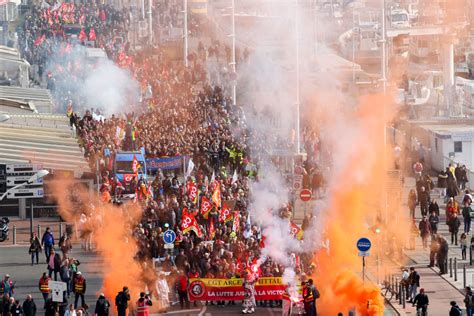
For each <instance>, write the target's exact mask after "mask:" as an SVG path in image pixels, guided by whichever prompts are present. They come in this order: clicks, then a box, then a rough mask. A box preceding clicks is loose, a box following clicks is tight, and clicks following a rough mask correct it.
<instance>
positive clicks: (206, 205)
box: [200, 196, 213, 219]
mask: <svg viewBox="0 0 474 316" xmlns="http://www.w3.org/2000/svg"><path fill="white" fill-rule="evenodd" d="M212 208H213V206H212V203H211V201H209V199H208V198H207V197H205V196H203V197H202V199H201V209H200V213H201V215H202V217H204V218H205V219H207V218H208V216H209V212H210V211H211V210H212Z"/></svg>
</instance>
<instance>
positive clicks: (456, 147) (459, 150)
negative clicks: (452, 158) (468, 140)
mask: <svg viewBox="0 0 474 316" xmlns="http://www.w3.org/2000/svg"><path fill="white" fill-rule="evenodd" d="M454 152H455V153H462V142H454Z"/></svg>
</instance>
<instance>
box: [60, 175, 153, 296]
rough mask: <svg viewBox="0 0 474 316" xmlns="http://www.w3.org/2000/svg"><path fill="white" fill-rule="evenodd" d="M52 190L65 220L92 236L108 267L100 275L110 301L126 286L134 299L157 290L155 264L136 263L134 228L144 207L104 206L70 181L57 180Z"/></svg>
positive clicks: (131, 205) (104, 290) (99, 253)
mask: <svg viewBox="0 0 474 316" xmlns="http://www.w3.org/2000/svg"><path fill="white" fill-rule="evenodd" d="M51 189H52V192H54V198H55V199H56V201H57V202H58V205H59V214H60V215H61V217H62V218H64V219H65V220H66V221H68V222H71V223H74V222H75V223H76V225H77V228H78V230H79V234H81V231H87V232H91V233H92V236H93V243H94V246H95V248H96V250H97V253H98V255H99V256H100V257H101V259H102V260H103V265H104V269H102V270H101V271H100V272H101V273H102V276H103V284H102V289H101V290H102V291H103V292H104V293H105V295H106V296H107V297H108V298H109V299H112V298H114V297H115V295H116V294H117V292H119V291H121V290H122V288H123V286H128V287H129V289H130V292H131V294H132V296H133V298H132V299H135V298H136V297H138V293H140V292H141V291H144V289H145V287H146V286H148V288H149V289H153V287H151V286H152V285H151V283H152V281H153V280H154V278H155V274H154V270H153V269H151V264H148V265H147V263H143V262H138V261H137V260H136V259H135V254H136V253H137V244H136V239H135V237H134V236H133V228H134V227H136V225H137V224H138V222H139V221H140V219H141V216H142V210H141V209H140V206H138V205H135V204H126V205H123V206H121V207H118V206H114V205H112V204H103V203H102V202H101V201H99V200H98V199H97V198H94V197H91V196H89V194H88V193H89V192H88V190H86V189H85V188H83V187H78V186H77V185H74V184H73V181H72V180H70V179H66V178H60V179H57V180H55V181H54V182H53V184H52V187H51ZM72 197H73V198H72ZM72 201H74V203H73V202H72ZM81 214H85V215H87V221H86V223H85V224H81ZM82 217H84V216H83V215H82ZM78 237H80V236H78ZM150 269H151V270H150ZM86 278H87V275H86Z"/></svg>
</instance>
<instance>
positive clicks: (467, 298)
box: [464, 286, 474, 316]
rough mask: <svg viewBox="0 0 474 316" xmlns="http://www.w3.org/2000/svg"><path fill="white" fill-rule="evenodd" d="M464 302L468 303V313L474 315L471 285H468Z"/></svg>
mask: <svg viewBox="0 0 474 316" xmlns="http://www.w3.org/2000/svg"><path fill="white" fill-rule="evenodd" d="M464 304H465V305H466V315H467V316H472V314H473V311H474V298H473V293H472V289H471V287H470V286H466V295H465V296H464Z"/></svg>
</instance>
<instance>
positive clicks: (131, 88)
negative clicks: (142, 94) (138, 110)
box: [80, 60, 138, 116]
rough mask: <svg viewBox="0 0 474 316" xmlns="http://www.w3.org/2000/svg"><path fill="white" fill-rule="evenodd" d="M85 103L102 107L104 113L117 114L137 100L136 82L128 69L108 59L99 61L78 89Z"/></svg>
mask: <svg viewBox="0 0 474 316" xmlns="http://www.w3.org/2000/svg"><path fill="white" fill-rule="evenodd" d="M80 93H81V94H82V95H83V96H84V97H85V100H86V104H89V105H91V106H93V107H97V108H99V109H102V110H103V111H104V113H105V114H107V115H109V116H110V115H111V114H114V113H115V114H117V113H120V112H123V111H124V110H126V109H127V106H128V105H129V104H130V102H133V100H135V101H136V100H138V83H137V82H136V81H135V80H133V79H132V78H131V76H130V73H129V71H127V70H125V69H122V68H119V67H118V66H117V65H115V64H114V63H113V62H112V61H110V60H104V61H102V62H100V63H99V64H98V65H97V67H96V69H94V71H92V72H91V73H90V74H89V75H88V76H87V77H86V78H85V79H84V83H83V85H82V87H81V89H80Z"/></svg>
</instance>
